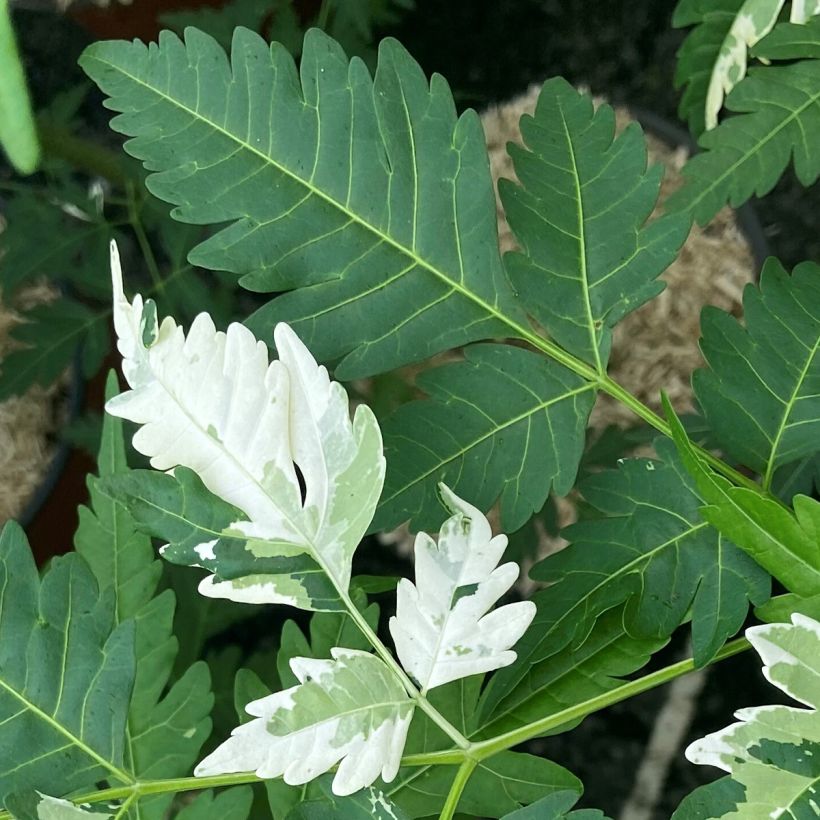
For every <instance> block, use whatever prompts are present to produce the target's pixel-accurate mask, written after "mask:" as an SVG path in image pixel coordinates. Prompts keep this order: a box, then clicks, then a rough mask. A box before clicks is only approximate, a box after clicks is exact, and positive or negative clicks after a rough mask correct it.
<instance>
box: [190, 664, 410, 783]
mask: <svg viewBox="0 0 820 820" xmlns="http://www.w3.org/2000/svg"><path fill="white" fill-rule="evenodd" d="M331 655H332V656H333V660H315V659H313V658H292V659H291V661H290V667H291V669H292V670H293V672H294V674H295V675H296V677H297V679H298V680H299V683H298V684H297V685H296V686H292V687H291V688H290V689H285V690H283V691H282V692H277V693H275V694H273V695H268V696H267V697H264V698H261V699H260V700H255V701H253V702H251V703H249V704H248V705H247V706H246V707H245V710H246V711H247V713H248V714H249V715H253V716H254V718H255V720H251V721H249V722H248V723H244V724H242V725H241V726H238V727H237V728H236V729H234V731H233V734H232V735H231V737H230V738H229V739H228V740H226V741H225V742H224V743H223V744H222V745H221V746H219V748H217V750H216V751H215V752H213V753H212V754H211V755H209V756H208V757H206V758H205V760H203V761H202V763H200V764H199V765H198V766H197V767H196V770H195V772H194V773H195V774H196V775H197V776H198V777H206V776H210V775H216V774H229V773H233V772H256V774H257V775H258V776H259V777H262V778H272V777H280V776H284V780H285V782H286V783H290V784H291V785H299V784H302V783H307V782H309V781H311V780H313V779H314V778H315V777H318V776H319V775H321V774H324V773H325V772H326V771H328V770H329V769H330V768H332V767H333V766H335V765H336V764H337V763H338V764H339V768H338V770H337V771H336V776H335V777H334V779H333V791H334V793H335V794H338V795H347V794H353V792H356V791H358V790H359V789H363V788H365V787H367V786H370V785H371V784H372V783H373V782H375V780H376V779H377V778H378V777H381V778H382V780H384V781H385V782H386V783H389V782H390V781H391V780H393V778H394V777H395V776H396V773H397V772H398V770H399V764H400V762H401V755H402V752H403V751H404V744H405V741H406V739H407V730H408V728H409V726H410V720H411V718H412V715H413V702H412V701H411V700H410V699H409V698H408V696H407V693H406V692H405V691H404V688H403V687H402V685H401V683H400V682H399V680H398V678H396V676H395V675H394V674H393V672H392V671H391V670H390V669H388V667H387V666H386V665H385V664H384V662H383V661H381V660H380V659H379V658H377V657H376V656H375V655H371V654H369V653H368V652H361V651H358V650H353V649H341V648H335V649H331Z"/></svg>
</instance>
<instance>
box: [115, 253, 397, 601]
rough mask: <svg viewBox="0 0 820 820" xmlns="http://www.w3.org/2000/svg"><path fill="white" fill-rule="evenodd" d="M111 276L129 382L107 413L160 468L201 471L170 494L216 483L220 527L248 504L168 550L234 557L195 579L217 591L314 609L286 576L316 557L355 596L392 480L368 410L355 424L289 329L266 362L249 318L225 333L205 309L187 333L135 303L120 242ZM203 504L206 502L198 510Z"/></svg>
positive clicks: (180, 497) (181, 497) (342, 397)
mask: <svg viewBox="0 0 820 820" xmlns="http://www.w3.org/2000/svg"><path fill="white" fill-rule="evenodd" d="M112 276H113V280H114V325H115V328H116V331H117V336H118V342H117V344H118V347H119V350H120V352H121V353H122V356H123V373H124V374H125V377H126V380H127V381H128V384H129V385H130V386H131V390H129V391H127V392H126V393H123V394H121V395H120V396H117V397H115V398H113V399H111V400H109V401H108V403H107V405H106V409H107V410H108V412H109V413H112V414H113V415H117V416H122V417H124V418H128V419H130V420H131V421H134V422H137V423H138V424H140V425H142V426H141V428H140V429H139V430H138V432H137V433H136V434H135V435H134V439H133V444H134V447H135V448H136V449H137V450H138V451H139V452H141V453H143V454H144V455H147V456H149V457H150V459H151V465H152V466H153V467H154V468H155V469H158V470H169V469H172V468H179V467H185V468H188V469H189V470H192V471H194V472H196V474H197V476H198V479H195V478H194V477H193V476H190V475H188V474H186V473H184V472H183V474H182V476H183V477H182V479H180V483H181V484H182V489H181V491H180V492H179V493H177V494H176V499H177V501H176V502H172V503H185V502H186V501H187V495H189V494H191V493H194V494H195V493H196V492H199V491H201V490H204V488H207V489H208V491H209V492H210V493H213V494H214V495H216V496H218V497H219V498H221V499H222V501H223V502H225V504H223V505H222V508H221V509H218V510H215V511H214V513H213V515H220V516H222V519H221V520H220V523H222V524H224V520H225V518H226V517H229V515H230V513H231V512H232V510H230V509H228V508H226V505H230V506H232V507H236V508H238V510H241V512H242V515H240V516H239V518H238V519H237V520H234V521H232V522H229V525H228V526H227V527H225V526H223V527H222V528H221V529H220V530H215V529H213V528H212V530H213V531H212V532H210V533H204V534H205V535H208V534H210V535H211V536H212V537H211V538H208V539H207V540H204V541H202V542H201V543H200V544H191V543H190V539H188V540H184V541H181V542H180V543H172V544H171V545H169V546H168V547H167V548H166V552H167V553H168V554H169V558H177V559H179V560H182V558H183V557H184V558H186V559H191V562H192V563H195V564H196V565H207V562H212V563H211V568H212V569H213V570H214V571H215V572H216V571H217V570H218V569H219V567H220V565H221V562H222V561H226V563H228V564H229V565H230V566H229V569H228V570H226V572H227V574H228V576H229V577H224V578H223V577H222V576H221V575H216V574H212V575H209V576H207V577H206V578H205V579H204V580H203V582H202V583H201V585H200V591H201V592H202V593H203V594H205V595H211V596H214V597H225V598H230V599H232V600H237V601H246V602H250V603H274V602H276V603H289V604H291V605H293V606H299V607H302V608H306V609H310V608H313V607H312V599H311V596H310V588H309V587H305V586H303V584H302V583H301V582H300V580H298V579H297V578H295V577H294V575H293V574H292V572H291V569H293V570H294V571H300V572H301V571H304V569H305V566H306V562H307V561H310V562H312V564H313V565H315V566H314V567H313V568H314V569H316V570H321V571H322V572H323V573H324V574H325V575H326V576H327V577H328V578H330V579H331V581H332V583H333V586H334V587H335V588H336V590H337V592H338V593H339V594H340V595H341V596H342V597H343V598H344V597H345V596H347V588H348V584H349V582H350V570H351V561H352V558H353V552H354V550H355V549H356V547H357V546H358V543H359V540H360V539H361V537H362V535H363V534H364V532H365V531H366V529H367V526H368V525H369V524H370V521H371V519H372V517H373V511H374V509H375V506H376V502H377V500H378V497H379V493H380V491H381V486H382V481H383V477H384V457H383V455H382V447H381V435H380V432H379V427H378V424H377V423H376V420H375V418H374V416H373V414H372V412H371V411H370V410H369V408H367V407H364V406H361V407H359V408H357V410H356V414H355V419H354V421H353V422H352V423H351V420H350V415H349V408H348V399H347V395H346V393H345V392H344V389H343V388H342V387H341V385H339V384H338V383H336V382H331V381H330V379H329V377H328V374H327V371H326V370H325V368H324V367H319V366H318V365H317V364H316V361H315V360H314V359H313V358H312V356H311V355H310V353H309V352H308V350H307V348H306V347H305V346H304V345H303V344H302V343H301V342H300V341H299V339H298V338H297V337H296V335H295V334H294V333H293V331H292V330H290V328H288V327H287V326H286V325H279V326H278V327H277V329H276V342H277V346H278V349H279V355H280V358H279V360H276V361H273V362H271V363H270V364H268V351H267V347H266V346H265V345H264V344H263V343H261V342H257V341H256V339H254V337H253V335H252V334H251V332H250V331H249V330H248V329H247V328H245V327H244V326H242V325H238V324H232V325H230V326H229V327H228V330H227V332H226V333H223V332H221V331H219V332H218V331H217V330H216V329H215V327H214V324H213V322H212V320H211V318H210V317H209V316H208V315H207V314H204V313H203V314H200V315H199V316H197V318H196V319H195V320H194V322H193V324H192V325H191V329H190V331H189V332H188V335H187V337H186V336H185V334H184V332H183V330H182V328H180V327H178V326H177V324H176V323H175V322H174V320H173V319H172V318H170V317H168V318H166V319H164V320H163V322H162V324H158V322H157V318H156V308H155V307H154V306H153V303H150V302H149V303H148V304H146V305H144V304H143V301H142V297H141V296H139V295H138V296H136V297H135V299H134V301H133V304H129V302H128V301H127V299H126V298H125V296H124V294H123V290H122V273H121V270H120V266H119V258H118V255H117V251H116V247H115V246H112ZM297 468H298V470H299V473H298V474H297ZM300 477H301V479H302V481H303V482H304V487H305V490H304V492H305V495H304V500H303V496H302V488H301V486H300ZM186 479H187V480H188V485H187V487H186V485H185V484H184V483H183V482H184V481H185V480H186ZM139 480H140V479H139V476H137V478H136V482H137V483H139ZM200 482H201V485H204V487H200V486H199V483H200ZM136 489H137V491H136V492H132V493H131V496H132V497H138V496H139V493H140V491H139V488H138V487H137V488H136ZM149 489H150V488H149ZM149 489H146V493H147V492H148V491H149ZM204 507H206V505H204V504H203V503H202V502H201V499H200V503H199V504H198V505H196V507H195V508H194V509H195V510H196V511H197V512H202V511H203V508H204ZM174 509H175V510H176V511H177V512H178V507H177V508H174ZM226 510H227V515H226ZM204 512H205V513H206V514H207V513H208V511H207V509H205V510H204ZM197 532H202V529H201V528H200V529H199V530H197ZM223 535H224V536H228V537H229V538H230V544H229V545H227V547H226V545H225V544H222V543H220V539H221V537H222V536H223ZM242 544H244V549H242V550H241V551H240V550H239V549H236V547H237V546H241V545H242ZM228 547H232V548H228ZM217 549H219V550H220V552H219V554H217V552H216V550H217ZM223 550H224V553H223ZM228 555H229V556H230V557H229V558H228ZM260 558H261V559H267V558H275V559H276V560H275V561H274V562H273V563H274V564H275V566H271V565H267V566H266V565H265V563H264V561H262V562H260V563H261V564H262V569H263V571H262V572H257V569H258V567H257V560H258V559H260ZM194 559H195V560H194ZM265 570H267V571H265Z"/></svg>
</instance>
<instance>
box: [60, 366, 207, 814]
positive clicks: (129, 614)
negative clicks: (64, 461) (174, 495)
mask: <svg viewBox="0 0 820 820" xmlns="http://www.w3.org/2000/svg"><path fill="white" fill-rule="evenodd" d="M117 390H118V384H117V378H116V376H115V375H114V373H110V374H109V376H108V381H107V384H106V397H107V398H109V399H110V398H112V397H113V396H114V395H116V393H117ZM97 464H98V472H99V477H93V476H92V477H89V478H88V489H89V494H90V497H91V505H90V507H80V509H79V515H80V525H79V528H78V529H77V533H76V536H75V539H74V543H75V548H76V550H77V552H78V553H79V554H80V555H82V556H83V558H85V559H86V561H87V562H88V565H89V566H90V568H91V570H92V572H93V573H94V575H95V576H96V578H97V582H98V584H99V586H100V589H101V590H102V591H103V593H110V594H111V595H112V596H113V599H114V601H115V614H114V619H115V623H122V622H124V621H128V620H133V622H134V625H135V629H136V639H135V646H134V650H135V652H134V654H135V659H136V677H135V680H134V688H133V692H132V694H131V704H130V708H129V711H128V721H127V724H126V727H125V734H124V744H125V747H124V754H123V768H124V769H125V771H127V772H128V773H129V774H130V775H132V776H133V777H134V778H135V779H142V780H150V779H153V778H160V777H166V778H168V777H181V776H184V775H187V774H189V773H190V770H191V767H192V766H193V764H194V762H195V761H196V759H197V757H198V756H199V753H200V749H201V747H202V744H203V743H204V741H205V740H206V738H207V737H208V735H209V734H210V731H211V720H210V718H209V714H210V712H211V707H212V705H213V701H214V698H213V695H212V694H211V682H210V675H209V672H208V667H207V666H206V665H205V664H204V663H202V662H199V663H195V664H193V665H192V666H190V667H189V668H187V669H184V670H183V674H182V675H181V676H180V679H179V680H177V681H175V682H174V684H173V685H172V686H170V687H169V686H168V684H169V681H170V678H171V671H172V669H173V666H174V660H175V658H176V654H177V648H178V644H177V640H176V638H175V637H174V636H173V633H172V623H173V617H174V605H175V600H174V594H173V592H171V591H170V590H164V591H163V592H160V593H159V594H157V586H158V584H159V581H160V576H161V573H162V563H161V562H160V561H157V560H156V558H155V555H154V549H153V546H152V545H151V540H150V538H148V537H147V536H145V535H142V534H140V533H138V532H137V526H136V520H135V517H134V516H133V515H132V511H131V510H129V509H128V508H127V507H126V506H124V505H123V504H121V503H119V502H118V501H116V500H115V499H114V498H112V497H111V496H110V495H108V494H107V491H106V488H107V482H109V481H111V480H114V479H115V478H128V477H129V476H130V472H129V470H128V465H127V463H126V458H125V444H124V441H123V433H122V422H121V421H120V419H118V418H115V417H113V416H110V415H108V414H106V415H105V417H104V420H103V430H102V437H101V444H100V452H99V456H98V459H97ZM170 802H171V795H144V796H142V797H140V799H139V803H138V804H137V803H134V804H132V806H131V809H130V812H129V814H130V816H131V817H133V818H134V819H135V820H161V818H162V817H163V816H164V815H165V814H166V812H167V810H168V807H169V805H170Z"/></svg>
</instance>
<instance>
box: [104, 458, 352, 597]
mask: <svg viewBox="0 0 820 820" xmlns="http://www.w3.org/2000/svg"><path fill="white" fill-rule="evenodd" d="M106 488H107V490H108V491H109V492H111V493H112V494H113V495H114V496H115V497H116V498H118V499H120V500H121V501H122V502H123V503H125V504H127V506H128V508H129V509H130V511H131V514H132V515H133V516H134V520H135V521H136V523H137V524H138V525H139V527H140V528H141V529H142V530H143V531H145V532H148V533H150V534H151V535H153V536H155V537H157V538H161V539H163V540H164V541H166V542H167V544H166V545H165V546H164V547H162V550H161V552H162V556H163V558H165V559H166V560H168V561H170V562H172V563H174V564H180V565H182V566H195V567H202V568H203V569H206V570H208V571H209V573H211V574H209V575H207V576H206V577H205V578H204V579H203V580H202V582H201V583H200V585H199V592H200V593H201V594H202V595H213V594H214V592H213V587H214V586H215V585H216V586H217V592H218V591H219V585H220V584H222V583H224V582H228V583H230V584H231V585H232V588H233V590H234V594H235V595H236V596H237V597H239V594H240V593H244V594H243V595H242V599H243V600H245V601H248V602H250V603H253V602H254V599H255V597H256V596H257V595H261V596H262V597H263V598H264V601H265V602H268V603H270V602H271V601H273V600H274V598H275V599H276V600H277V601H278V602H280V603H291V604H293V605H294V606H299V607H300V608H302V609H316V610H343V609H344V604H343V603H342V601H341V599H340V598H339V593H338V591H337V590H336V588H335V587H334V586H333V584H332V583H331V580H330V578H329V577H328V575H327V573H326V572H325V571H324V570H323V569H322V568H321V567H320V566H319V564H317V563H316V561H315V560H314V559H313V558H312V557H311V556H310V554H309V553H308V552H307V551H306V550H304V549H298V550H297V549H294V548H293V545H292V544H290V543H288V542H285V541H279V542H275V541H270V540H265V539H253V538H249V537H247V536H243V535H242V533H241V531H238V530H237V529H236V528H233V526H232V525H234V524H235V523H237V522H241V521H242V520H243V519H244V518H245V515H244V513H243V512H242V511H241V510H238V509H237V508H236V507H234V506H232V505H231V504H228V503H227V502H226V501H223V500H222V499H221V498H219V497H218V496H216V495H214V494H213V493H212V492H210V491H209V490H208V489H207V488H206V487H205V485H204V484H203V483H202V480H201V479H200V478H199V476H198V475H197V474H196V473H195V472H194V471H193V470H189V469H188V468H187V467H177V468H176V470H174V475H173V476H171V475H168V474H165V473H159V472H156V471H154V470H132V471H131V472H129V473H127V474H126V475H123V476H118V477H116V478H114V479H111V480H109V481H108V482H106ZM216 597H219V596H216ZM262 602H263V601H261V600H260V601H259V603H262Z"/></svg>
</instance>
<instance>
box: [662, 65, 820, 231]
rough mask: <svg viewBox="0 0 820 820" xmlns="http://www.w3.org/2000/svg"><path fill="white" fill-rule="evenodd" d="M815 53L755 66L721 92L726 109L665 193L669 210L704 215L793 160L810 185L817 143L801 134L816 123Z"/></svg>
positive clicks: (759, 188) (819, 71) (767, 184)
mask: <svg viewBox="0 0 820 820" xmlns="http://www.w3.org/2000/svg"><path fill="white" fill-rule="evenodd" d="M818 101H820V61H819V60H801V61H799V62H796V63H792V64H790V65H782V66H766V67H763V68H753V69H751V70H750V71H749V75H748V77H746V79H745V80H743V82H741V83H740V84H739V85H738V86H737V87H736V88H735V89H734V90H733V91H732V93H731V94H730V95H729V97H728V99H727V100H726V107H727V108H728V109H729V110H730V111H736V112H739V113H740V116H737V117H729V118H728V119H727V120H725V121H724V122H722V123H721V124H720V125H719V126H718V127H717V128H715V129H714V130H712V131H709V132H707V133H706V134H704V135H703V136H702V137H701V139H700V144H701V146H702V147H703V148H704V149H706V150H705V151H703V152H702V153H700V154H697V155H695V156H694V157H692V159H690V160H689V162H687V163H686V165H685V166H684V168H683V175H684V176H685V177H686V184H685V185H684V186H683V187H682V188H680V189H679V190H678V191H676V192H675V193H673V194H672V195H671V196H670V197H669V199H668V200H667V201H666V210H667V212H669V213H675V212H679V211H682V212H686V213H688V214H691V215H692V217H693V218H694V219H696V220H697V221H698V222H699V223H701V224H705V223H706V222H708V221H709V220H710V219H711V218H712V217H713V216H714V215H715V214H716V213H717V212H718V211H719V210H720V209H721V208H722V207H723V206H724V205H725V204H726V203H727V202H728V203H729V204H730V205H731V206H732V207H737V206H739V205H741V204H743V203H744V202H745V201H746V200H747V199H749V198H750V197H751V196H752V195H753V194H754V195H756V196H763V195H764V194H767V193H768V192H769V191H770V190H771V189H772V188H773V187H774V185H775V183H776V182H777V180H778V179H779V178H780V175H781V174H782V173H783V171H784V170H785V169H786V167H787V166H788V164H789V162H790V161H792V160H793V161H794V170H795V173H796V174H797V178H798V179H799V180H800V182H801V183H802V184H803V185H811V184H812V183H813V182H814V181H815V180H816V179H817V176H818V174H820V150H818V149H817V148H816V147H815V143H814V142H813V141H812V140H807V139H806V137H805V135H806V134H812V133H815V132H816V131H817V130H818V128H820V106H818Z"/></svg>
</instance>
